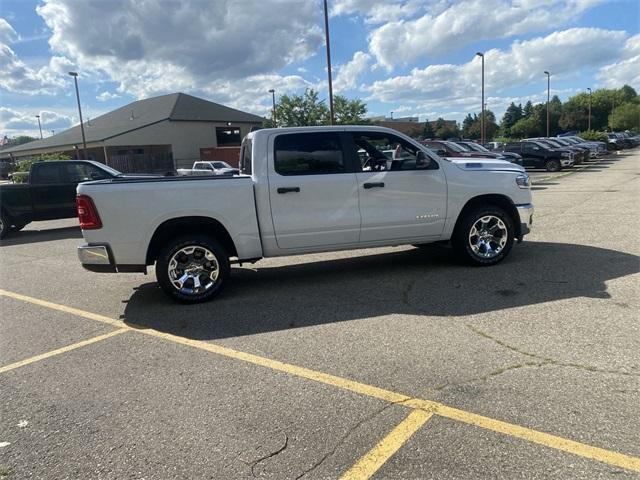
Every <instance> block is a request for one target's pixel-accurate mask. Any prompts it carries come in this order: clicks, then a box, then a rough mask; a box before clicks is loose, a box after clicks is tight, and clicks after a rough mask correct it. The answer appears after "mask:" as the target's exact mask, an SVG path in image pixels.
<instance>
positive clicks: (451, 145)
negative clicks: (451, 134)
mask: <svg viewBox="0 0 640 480" xmlns="http://www.w3.org/2000/svg"><path fill="white" fill-rule="evenodd" d="M442 143H444V144H445V145H446V146H447V147H449V148H450V149H451V150H453V151H454V152H466V151H467V150H465V149H464V148H462V147H461V146H460V145H458V144H457V143H453V142H442Z"/></svg>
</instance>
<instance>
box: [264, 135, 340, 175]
mask: <svg viewBox="0 0 640 480" xmlns="http://www.w3.org/2000/svg"><path fill="white" fill-rule="evenodd" d="M274 166H275V171H276V172H277V173H279V174H280V175H328V174H335V173H345V171H346V169H345V159H344V153H343V151H342V144H341V142H340V135H339V134H338V133H333V132H330V133H329V132H327V133H325V132H322V133H293V134H288V135H280V136H278V137H276V140H275V163H274Z"/></svg>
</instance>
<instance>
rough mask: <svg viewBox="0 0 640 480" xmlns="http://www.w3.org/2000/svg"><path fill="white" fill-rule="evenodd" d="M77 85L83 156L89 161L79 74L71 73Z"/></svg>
mask: <svg viewBox="0 0 640 480" xmlns="http://www.w3.org/2000/svg"><path fill="white" fill-rule="evenodd" d="M69 75H71V76H72V77H73V81H74V82H75V84H76V99H77V100H78V115H79V116H80V130H81V131H82V155H83V156H84V158H85V160H86V159H87V141H86V139H85V136H84V123H82V108H81V107H80V91H79V90H78V72H69Z"/></svg>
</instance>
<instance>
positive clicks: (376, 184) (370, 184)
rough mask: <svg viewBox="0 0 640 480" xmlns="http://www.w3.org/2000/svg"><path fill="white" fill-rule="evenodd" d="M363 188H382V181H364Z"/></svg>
mask: <svg viewBox="0 0 640 480" xmlns="http://www.w3.org/2000/svg"><path fill="white" fill-rule="evenodd" d="M362 186H363V187H364V188H366V189H367V190H368V189H370V188H376V187H379V188H382V187H384V182H374V183H365V184H364V185H362Z"/></svg>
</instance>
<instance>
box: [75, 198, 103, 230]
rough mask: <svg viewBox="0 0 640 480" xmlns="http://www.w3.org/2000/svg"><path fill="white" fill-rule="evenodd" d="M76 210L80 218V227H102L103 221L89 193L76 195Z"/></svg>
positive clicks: (93, 228)
mask: <svg viewBox="0 0 640 480" xmlns="http://www.w3.org/2000/svg"><path fill="white" fill-rule="evenodd" d="M76 211H77V212H78V220H80V228H81V229H82V230H96V229H98V228H102V221H101V220H100V215H98V210H97V209H96V206H95V205H94V204H93V200H91V197H89V196H87V195H78V196H77V197H76Z"/></svg>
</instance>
